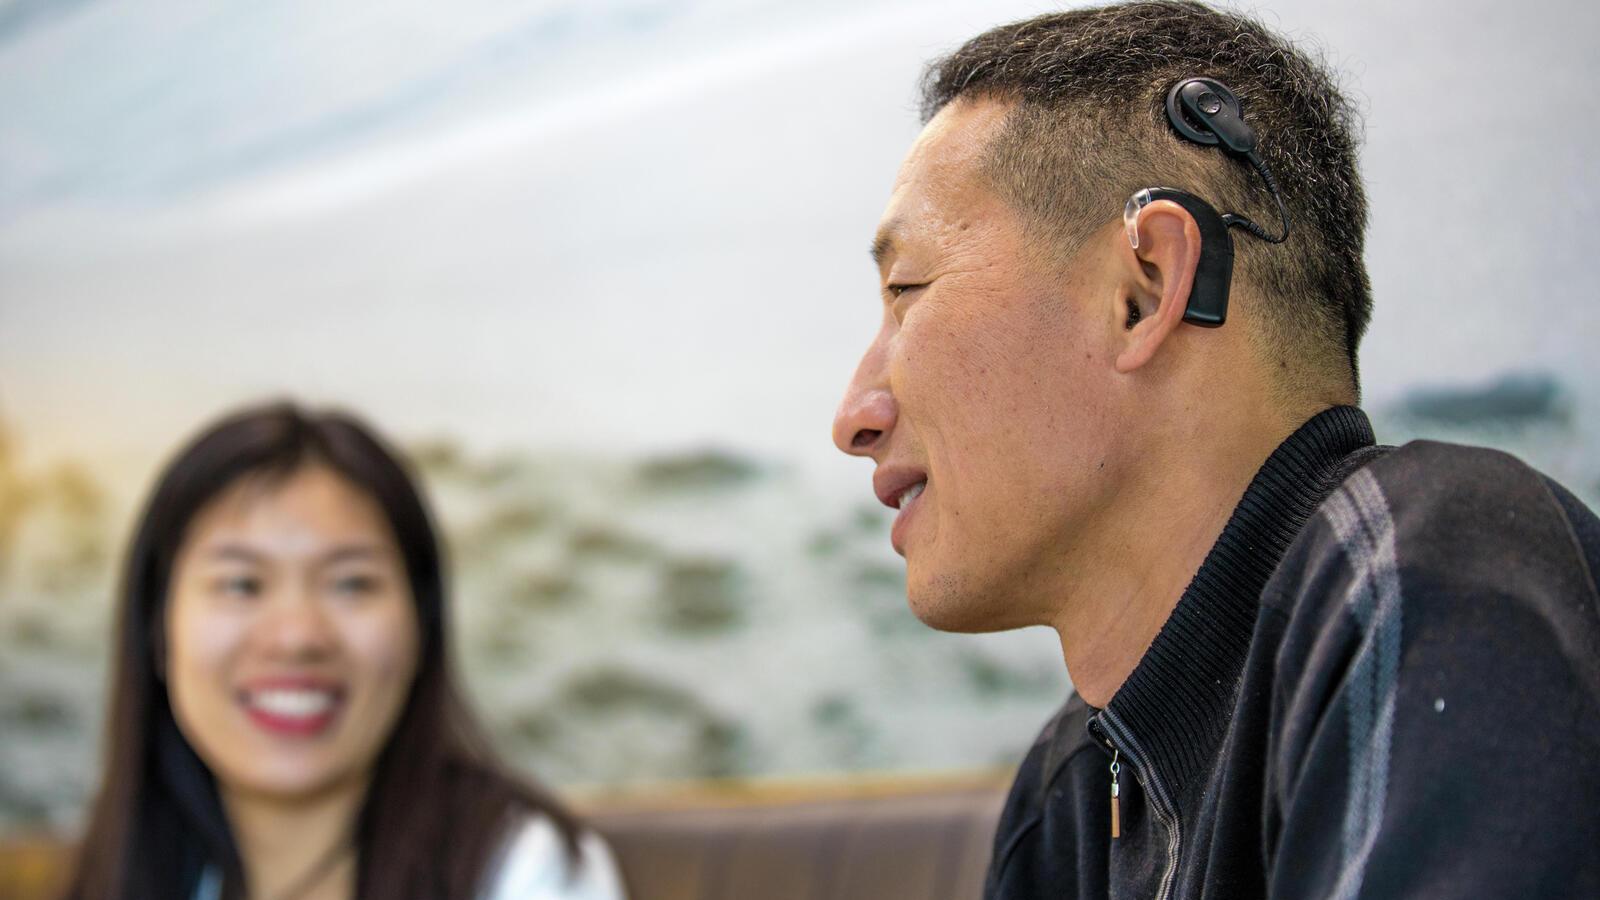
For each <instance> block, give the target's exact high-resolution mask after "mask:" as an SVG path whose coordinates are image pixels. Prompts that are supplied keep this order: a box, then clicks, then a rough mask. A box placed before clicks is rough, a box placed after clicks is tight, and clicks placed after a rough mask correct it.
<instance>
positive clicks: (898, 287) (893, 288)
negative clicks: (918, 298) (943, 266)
mask: <svg viewBox="0 0 1600 900" xmlns="http://www.w3.org/2000/svg"><path fill="white" fill-rule="evenodd" d="M921 287H927V285H926V284H890V285H885V286H884V290H886V291H888V292H889V296H891V297H893V298H894V299H896V300H899V299H900V297H901V295H902V294H904V293H906V292H907V291H914V290H916V289H917V288H921Z"/></svg>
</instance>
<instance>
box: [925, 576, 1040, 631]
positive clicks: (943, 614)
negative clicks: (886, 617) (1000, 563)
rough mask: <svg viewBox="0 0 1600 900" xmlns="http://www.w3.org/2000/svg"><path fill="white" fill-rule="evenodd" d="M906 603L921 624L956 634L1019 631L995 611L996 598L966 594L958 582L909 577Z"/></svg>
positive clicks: (1013, 624) (954, 580)
mask: <svg viewBox="0 0 1600 900" xmlns="http://www.w3.org/2000/svg"><path fill="white" fill-rule="evenodd" d="M906 602H907V605H909V606H910V607H911V612H912V614H913V615H915V616H916V617H917V618H918V619H920V620H921V621H922V624H924V625H926V626H928V627H929V628H933V629H937V630H939V631H948V632H953V633H957V634H983V633H986V632H991V631H1006V630H1009V629H1012V628H1020V627H1022V625H1023V624H1026V623H1011V622H1009V621H1007V620H1006V617H1005V616H1004V615H1002V613H1003V612H1004V610H1003V609H996V608H995V598H994V597H992V596H986V595H984V594H983V593H982V592H973V591H968V590H964V589H963V588H962V585H961V584H960V583H959V581H958V580H957V579H954V578H950V577H944V578H935V579H926V580H924V579H918V578H915V577H914V576H911V575H910V573H908V577H907V579H906Z"/></svg>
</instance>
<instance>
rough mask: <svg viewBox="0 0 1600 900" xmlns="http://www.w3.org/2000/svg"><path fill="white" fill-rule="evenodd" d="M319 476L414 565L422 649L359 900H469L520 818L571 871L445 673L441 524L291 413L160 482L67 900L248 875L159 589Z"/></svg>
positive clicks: (357, 429) (366, 462)
mask: <svg viewBox="0 0 1600 900" xmlns="http://www.w3.org/2000/svg"><path fill="white" fill-rule="evenodd" d="M308 463H316V464H320V465H326V466H328V467H330V468H331V469H333V470H334V471H335V472H338V473H339V474H340V475H341V476H343V477H344V478H346V479H348V480H349V482H350V483H351V484H352V485H354V486H355V487H357V488H358V489H360V490H362V491H365V492H366V493H367V494H369V495H371V496H372V498H373V499H374V500H376V501H377V502H378V504H379V506H380V507H381V508H382V509H383V511H384V514H385V515H386V517H387V518H388V520H389V524H390V526H391V527H392V529H393V531H394V537H395V541H396V543H397V544H398V545H399V549H400V553H401V555H402V557H403V558H404V559H405V566H406V572H407V574H408V576H409V578H410V582H411V592H412V596H413V597H414V598H415V601H416V613H417V623H418V631H419V635H420V638H421V640H420V644H419V657H418V661H417V672H416V680H415V681H414V682H413V684H412V686H411V691H410V694H409V696H408V698H407V700H406V706H405V710H404V711H403V713H402V714H401V716H400V718H399V721H398V722H397V723H396V725H395V729H394V733H393V734H391V735H390V737H389V740H388V743H387V744H386V745H385V747H384V749H383V750H382V751H381V752H380V753H379V756H378V759H377V762H376V764H375V770H374V772H373V777H372V781H371V786H370V787H369V788H368V792H367V796H366V799H365V801H364V803H363V805H362V808H361V811H360V813H359V817H358V819H357V822H356V852H357V877H356V895H357V896H358V897H362V898H383V900H390V898H395V900H401V898H419V900H420V898H425V897H426V898H435V897H439V898H450V900H469V898H472V897H473V896H475V895H476V893H477V892H478V890H479V887H480V881H481V880H482V877H483V875H484V873H485V871H486V869H487V868H488V867H489V866H490V865H491V864H492V863H493V861H494V856H495V852H496V850H497V849H498V847H499V845H500V843H501V842H502V841H503V840H504V836H505V835H506V831H507V828H508V827H509V826H510V825H511V823H512V822H514V821H515V820H516V817H517V814H518V813H519V812H523V811H525V812H531V813H539V814H543V815H544V816H546V817H547V818H549V819H550V820H551V821H552V822H553V823H554V824H555V825H556V826H557V828H558V830H559V831H560V833H561V834H562V836H563V838H564V839H565V842H566V846H567V852H568V856H569V858H573V859H575V858H576V852H577V851H576V834H577V831H578V827H579V826H578V823H577V822H576V820H574V819H573V817H572V816H571V815H570V814H569V813H567V812H566V811H565V810H564V809H562V807H561V806H560V804H558V803H557V802H556V801H555V799H554V798H553V797H551V796H550V795H548V794H547V793H545V792H543V791H541V790H539V789H537V788H534V787H532V786H530V785H528V784H525V783H523V782H520V781H518V780H517V779H515V778H513V777H511V776H510V775H509V774H507V773H506V771H505V770H503V769H502V768H501V767H500V766H499V765H498V764H497V763H496V762H495V758H494V756H493V754H492V753H491V752H490V750H489V746H488V743H487V741H486V740H485V739H484V737H483V735H482V731H481V730H480V728H479V726H478V724H477V722H476V721H475V720H474V718H473V716H472V714H471V712H470V711H469V709H468V707H467V705H466V703H465V702H464V701H463V699H462V695H461V692H460V690H459V688H458V687H457V683H456V680H455V675H454V673H453V671H452V668H451V665H450V663H449V650H448V648H449V635H448V634H447V629H448V617H447V616H446V614H445V603H446V591H445V576H444V563H443V559H442V554H441V551H440V547H439V540H438V537H437V535H436V533H435V531H434V527H433V523H432V520H431V517H430V516H429V514H428V510H427V507H426V506H425V504H424V503H423V500H422V497H421V496H420V494H419V493H418V491H417V488H416V485H415V483H414V481H413V479H412V477H411V476H410V475H409V474H408V473H407V471H406V468H405V466H404V465H403V464H402V463H401V462H400V460H399V458H398V456H397V455H396V454H395V453H393V452H391V451H390V450H389V449H387V448H386V447H385V445H384V443H383V441H382V440H380V439H379V438H378V437H377V436H376V435H375V434H374V433H373V432H372V431H371V430H370V429H369V428H367V427H366V426H365V425H363V424H362V423H361V422H360V421H358V420H357V419H355V418H354V417H352V416H350V415H347V414H344V413H338V412H331V413H309V412H307V411H304V410H302V409H300V408H298V407H296V406H294V405H292V404H289V403H276V404H272V405H267V406H262V407H257V408H252V409H247V410H244V411H242V412H239V413H236V414H234V415H231V416H229V417H227V418H225V419H223V420H222V421H220V422H218V423H216V424H215V425H213V426H211V427H210V428H208V429H206V431H205V432H204V433H202V434H201V435H200V436H199V437H198V438H196V439H195V440H194V441H193V442H192V443H190V444H189V445H188V447H186V448H185V449H184V450H183V451H182V452H181V453H179V454H178V456H177V458H176V459H175V460H173V461H172V462H171V463H170V464H169V465H168V466H167V468H166V471H165V472H164V473H163V474H162V476H161V479H160V481H159V482H158V483H157V485H156V489H155V492H154V493H153V494H152V495H151V497H150V499H149V501H148V502H147V503H146V505H145V508H144V513H143V516H142V517H141V518H140V520H139V525H138V528H137V530H136V531H135V533H134V539H133V545H132V547H131V549H130V551H129V553H128V558H127V563H126V568H125V570H124V572H123V582H122V585H121V591H120V594H121V597H120V609H119V612H118V621H117V626H116V635H115V637H116V649H115V654H116V658H115V661H114V662H113V664H112V669H111V694H110V701H111V702H110V708H109V715H108V719H107V730H106V755H105V764H104V770H103V773H102V777H101V782H100V784H101V787H100V794H99V796H98V797H97V798H96V800H95V803H94V808H93V812H92V814H91V817H90V820H89V826H88V829H87V832H86V834H85V837H84V841H83V845H82V847H81V849H80V851H79V857H78V866H77V871H76V873H75V875H74V877H73V880H72V883H71V886H70V887H69V889H68V892H67V894H66V896H67V897H68V898H70V900H134V898H139V900H143V898H163V900H167V898H179V900H181V898H187V897H189V896H191V895H192V894H193V891H194V889H195V886H196V884H197V882H198V879H199V877H200V873H201V871H202V870H203V869H204V868H205V867H206V866H208V865H209V866H214V867H216V870H217V871H219V872H220V873H221V875H222V877H223V896H224V897H225V898H240V897H243V896H244V869H243V865H242V862H241V860H240V858H239V851H238V848H237V847H236V846H235V844H234V841H233V837H232V834H231V832H230V830H229V828H228V822H227V819H226V817H225V816H224V814H223V809H222V803H221V800H220V797H219V794H218V791H217V787H216V784H215V782H214V781H213V779H212V776H211V773H210V771H209V770H208V769H207V768H206V766H205V764H204V763H203V762H202V761H201V760H200V758H199V757H198V756H197V755H196V754H195V752H194V750H193V748H191V747H190V745H189V742H188V741H187V740H185V739H184V737H183V734H182V733H181V732H180V731H179V730H178V726H177V722H176V721H175V720H174V719H173V715H172V708H171V706H170V705H169V703H168V698H167V690H166V686H165V684H164V682H163V678H164V676H163V672H164V670H165V664H164V658H165V653H166V648H165V646H164V645H165V634H166V628H165V618H166V608H167V590H168V585H169V582H170V579H171V575H172V566H173V561H174V560H175V559H176V557H177V553H178V550H179V547H180V545H181V544H182V542H183V540H184V537H185V533H186V531H187V530H188V526H189V523H190V521H191V520H193V518H194V516H195V514H196V513H197V512H199V511H200V510H201V508H203V507H204V506H205V505H206V504H207V503H209V502H210V501H212V500H213V499H215V498H216V497H217V496H218V495H219V494H221V493H222V492H223V491H225V490H226V489H228V488H229V487H230V486H232V485H234V484H237V483H238V482H239V481H240V479H243V478H247V477H268V478H285V477H288V476H289V475H291V474H292V473H293V472H294V471H296V470H297V469H298V468H299V467H301V466H303V465H306V464H308Z"/></svg>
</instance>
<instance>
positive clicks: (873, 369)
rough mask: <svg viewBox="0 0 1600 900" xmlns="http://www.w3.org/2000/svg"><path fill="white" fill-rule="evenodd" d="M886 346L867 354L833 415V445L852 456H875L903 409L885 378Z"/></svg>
mask: <svg viewBox="0 0 1600 900" xmlns="http://www.w3.org/2000/svg"><path fill="white" fill-rule="evenodd" d="M882 363H883V352H882V345H881V344H879V345H875V346H874V347H873V348H872V349H870V350H868V351H867V355H866V357H865V358H863V359H862V360H861V365H860V366H858V367H857V368H856V374H855V377H854V378H852V379H850V387H849V388H847V389H846V390H845V392H844V400H843V401H841V402H840V403H839V411H838V412H836V413H834V416H833V444H834V446H835V447H838V448H839V449H840V450H843V451H844V452H845V453H848V454H850V455H851V456H871V455H873V453H875V452H876V451H877V450H878V449H880V448H881V447H882V446H883V442H884V440H885V439H886V438H887V436H888V434H889V432H890V431H892V430H894V423H895V418H896V417H897V416H898V415H899V408H898V406H897V405H896V403H895V399H894V394H893V393H892V392H890V390H889V385H888V381H887V379H886V378H885V377H884V367H883V365H882Z"/></svg>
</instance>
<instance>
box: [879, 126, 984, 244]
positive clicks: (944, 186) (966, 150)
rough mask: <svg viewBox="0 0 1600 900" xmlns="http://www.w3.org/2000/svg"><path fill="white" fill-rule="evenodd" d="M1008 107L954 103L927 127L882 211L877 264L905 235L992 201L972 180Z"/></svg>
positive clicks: (977, 181)
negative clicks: (915, 229) (912, 230)
mask: <svg viewBox="0 0 1600 900" xmlns="http://www.w3.org/2000/svg"><path fill="white" fill-rule="evenodd" d="M1009 109H1010V105H1009V104H1007V103H1004V102H1001V101H995V100H989V99H976V100H957V101H955V102H953V103H951V104H949V105H947V106H946V107H945V108H944V109H942V110H940V111H939V113H938V114H937V115H935V116H934V117H933V119H932V120H931V121H929V122H928V124H927V126H926V127H924V128H923V129H922V133H921V134H920V135H918V136H917V139H916V141H915V142H914V143H913V144H912V145H911V149H910V151H909V152H907V154H906V158H905V161H904V162H903V163H901V165H900V172H899V174H898V175H897V176H896V178H895V183H894V190H893V192H892V193H891V195H890V198H889V204H888V206H887V207H886V208H885V209H884V213H883V218H882V219H881V222H880V224H879V227H878V233H877V235H876V236H875V238H874V240H873V245H872V256H873V259H874V260H877V261H878V262H880V263H881V262H882V261H883V259H884V258H885V257H887V256H889V255H891V254H892V253H893V251H894V250H895V245H896V243H897V242H898V241H899V240H901V238H902V235H903V233H904V232H906V231H907V230H911V229H914V228H917V227H919V226H934V227H937V225H938V224H939V220H940V219H942V218H944V217H946V216H960V215H962V214H963V212H964V211H966V210H969V209H972V208H974V207H977V206H978V205H980V204H982V203H984V202H986V201H992V200H993V199H994V197H993V194H992V192H991V191H990V190H989V188H988V185H987V183H986V182H985V181H984V180H983V179H981V178H978V177H976V176H977V175H978V173H979V170H980V167H981V165H982V163H983V159H984V154H985V153H986V151H987V149H988V147H989V142H990V140H991V139H992V138H993V136H994V134H995V131H996V130H997V129H998V128H999V127H1000V126H1001V124H1002V123H1003V122H1004V120H1005V115H1006V113H1007V112H1008V111H1009Z"/></svg>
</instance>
